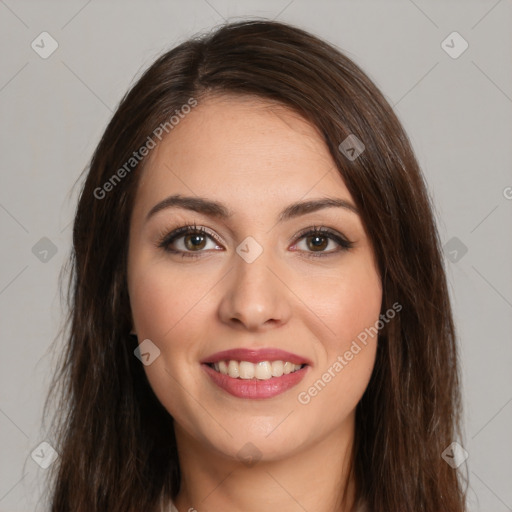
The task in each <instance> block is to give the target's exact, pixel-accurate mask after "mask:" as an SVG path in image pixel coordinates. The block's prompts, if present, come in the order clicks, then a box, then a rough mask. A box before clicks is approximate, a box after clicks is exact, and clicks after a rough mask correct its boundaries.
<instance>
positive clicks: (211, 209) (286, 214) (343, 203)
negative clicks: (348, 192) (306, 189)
mask: <svg viewBox="0 0 512 512" xmlns="http://www.w3.org/2000/svg"><path fill="white" fill-rule="evenodd" d="M173 207H174V208H183V209H185V210H191V211H194V212H197V213H202V214H204V215H207V216H210V217H215V218H218V219H228V218H229V217H231V216H232V215H233V212H232V211H231V210H229V209H228V208H227V207H226V206H224V205H223V204H222V203H219V202H217V201H213V200H211V199H206V198H204V197H197V196H196V197H192V196H180V195H179V194H177V195H172V196H169V197H167V198H165V199H164V200H163V201H160V202H159V203H157V204H156V205H155V206H153V208H151V210H150V211H149V212H148V214H147V215H146V222H147V221H148V220H149V219H150V218H151V217H153V216H154V215H155V214H156V213H158V212H160V211H162V210H166V209H168V208H173ZM324 208H344V209H346V210H348V211H351V212H352V213H355V214H356V215H359V212H358V211H357V208H356V207H355V206H354V205H353V204H352V203H350V202H349V201H347V200H345V199H341V198H331V197H325V198H320V199H312V200H309V201H299V202H297V203H292V204H290V205H288V206H287V207H286V208H285V209H284V210H283V211H282V212H281V213H280V214H279V218H278V221H279V222H283V221H285V220H289V219H293V218H296V217H299V216H301V215H305V214H307V213H313V212H316V211H319V210H322V209H324Z"/></svg>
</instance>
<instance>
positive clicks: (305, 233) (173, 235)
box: [157, 223, 354, 258]
mask: <svg viewBox="0 0 512 512" xmlns="http://www.w3.org/2000/svg"><path fill="white" fill-rule="evenodd" d="M185 235H201V236H206V237H209V238H212V239H213V240H214V241H215V242H217V243H218V244H219V245H222V244H221V241H220V240H219V239H218V238H217V237H216V236H215V235H214V234H213V233H210V232H209V231H207V230H206V228H204V227H202V226H200V227H198V226H196V224H195V223H194V225H193V226H190V225H188V226H182V227H179V228H177V229H175V230H173V231H171V232H170V233H168V232H166V233H164V234H163V235H162V236H161V237H160V238H159V241H158V244H157V245H158V247H159V248H160V249H162V250H164V251H165V252H167V253H171V254H181V257H182V258H198V257H200V255H201V253H202V252H205V251H204V250H199V251H180V250H174V249H169V246H170V245H171V244H172V243H173V242H174V241H175V240H177V239H179V238H181V237H183V236H185ZM314 235H317V236H320V237H322V238H328V239H329V240H333V241H334V242H336V243H337V244H338V245H339V246H340V248H339V249H338V250H334V251H328V252H324V251H319V252H315V251H306V253H307V255H308V257H312V258H318V257H326V256H331V255H333V254H337V253H339V252H344V251H348V250H349V249H351V248H352V247H353V246H354V242H351V241H349V240H347V239H345V238H343V237H342V236H340V235H338V234H337V233H335V232H333V231H331V230H330V229H328V228H324V227H318V226H311V227H309V228H306V229H304V230H302V231H301V232H300V233H298V235H297V241H299V240H301V239H303V238H307V237H309V236H314Z"/></svg>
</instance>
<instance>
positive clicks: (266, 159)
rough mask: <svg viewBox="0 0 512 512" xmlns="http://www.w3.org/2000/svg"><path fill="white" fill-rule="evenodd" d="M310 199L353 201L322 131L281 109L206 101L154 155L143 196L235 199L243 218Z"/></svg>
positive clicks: (240, 99) (250, 101)
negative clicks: (270, 207)
mask: <svg viewBox="0 0 512 512" xmlns="http://www.w3.org/2000/svg"><path fill="white" fill-rule="evenodd" d="M309 192H311V193H312V194H314V195H315V196H318V195H319V193H323V194H329V195H333V193H336V195H338V196H343V197H345V198H347V199H349V198H350V195H349V193H348V191H347V189H346V187H345V185H344V183H343V180H342V178H341V176H340V175H339V172H338V170H337V168H336V165H335V163H334V160H333V159H332V157H331V155H330V153H329V150H328V148H327V145H326V144H325V141H324V140H323V138H322V137H321V135H320V133H319V131H318V129H317V128H316V127H315V126H313V125H312V124H311V123H309V122H308V121H307V120H306V119H304V118H303V117H301V116H300V115H299V114H298V113H296V112H294V111H293V110H291V109H289V108H287V107H285V106H283V105H280V104H277V103H275V102H270V101H267V100H264V99H261V98H256V97H251V96H249V97H244V96H220V97H210V98H207V99H206V100H203V101H201V102H200V103H199V104H198V106H197V107H195V108H194V109H192V111H191V112H190V113H189V114H187V115H186V116H184V117H183V118H182V119H181V120H180V122H179V124H178V125H176V126H175V127H174V128H173V129H172V130H171V131H170V133H169V135H167V136H166V138H164V139H163V140H162V142H161V143H159V145H158V146H157V147H156V148H155V149H154V150H153V151H152V153H151V154H150V155H149V159H148V160H147V162H146V165H145V167H144V170H143V173H142V176H141V180H140V183H139V190H138V193H137V196H138V202H141V201H142V202H148V201H149V202H151V201H157V200H159V199H161V198H163V197H165V196H166V195H170V194H172V193H184V194H187V195H191V194H196V195H200V196H208V197H212V198H215V197H216V198H219V199H222V198H226V197H227V196H229V197H230V198H231V204H233V209H235V210H236V209H237V207H239V208H241V209H242V210H243V209H248V208H251V207H257V206H258V204H259V205H261V206H262V207H268V201H279V202H282V201H289V202H292V201H296V200H299V199H300V198H302V197H304V196H305V195H307V194H308V193H309Z"/></svg>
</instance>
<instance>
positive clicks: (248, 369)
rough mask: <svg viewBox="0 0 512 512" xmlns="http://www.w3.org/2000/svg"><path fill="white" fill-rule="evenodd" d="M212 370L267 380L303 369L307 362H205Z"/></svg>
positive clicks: (241, 377) (246, 378)
mask: <svg viewBox="0 0 512 512" xmlns="http://www.w3.org/2000/svg"><path fill="white" fill-rule="evenodd" d="M206 364H207V366H209V367H210V368H211V369H212V370H214V371H216V372H217V373H220V374H221V375H227V376H228V377H231V378H232V379H241V380H252V379H255V380H269V379H276V378H279V377H282V376H283V375H289V374H291V373H295V372H297V371H299V370H301V369H303V368H304V367H305V366H307V364H305V363H304V364H295V363H292V362H291V361H281V360H277V361H258V362H256V363H253V362H251V361H237V360H235V359H225V360H220V361H218V362H215V363H206Z"/></svg>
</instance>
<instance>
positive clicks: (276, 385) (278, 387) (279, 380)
mask: <svg viewBox="0 0 512 512" xmlns="http://www.w3.org/2000/svg"><path fill="white" fill-rule="evenodd" d="M312 364H313V363H312V362H311V361H310V360H309V359H307V358H305V357H303V356H300V355H298V354H293V353H292V352H287V351H285V350H281V349H278V348H260V349H254V348H251V349H249V348H242V347H240V348H234V349H230V350H224V351H222V352H216V353H215V354H211V355H210V356H208V357H206V358H205V359H203V360H202V361H201V368H202V369H203V371H204V372H205V373H206V374H207V375H208V377H209V382H210V383H211V384H214V385H215V386H216V387H217V388H220V389H221V390H222V391H225V392H227V393H229V394H230V395H232V396H235V397H237V398H251V399H263V398H272V397H274V396H277V395H279V394H281V393H284V392H285V391H287V390H289V389H291V388H292V387H294V386H296V385H297V384H298V383H299V382H300V381H301V380H302V379H303V378H304V377H305V375H306V374H307V373H308V371H309V370H310V368H311V366H312Z"/></svg>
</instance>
